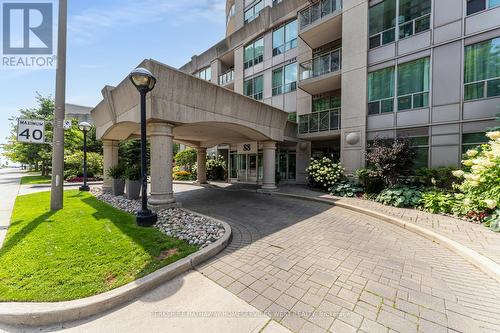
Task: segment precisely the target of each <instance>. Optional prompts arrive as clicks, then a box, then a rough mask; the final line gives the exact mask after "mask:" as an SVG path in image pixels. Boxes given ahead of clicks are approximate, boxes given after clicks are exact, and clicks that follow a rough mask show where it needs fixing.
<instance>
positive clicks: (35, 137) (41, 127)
mask: <svg viewBox="0 0 500 333" xmlns="http://www.w3.org/2000/svg"><path fill="white" fill-rule="evenodd" d="M17 141H18V142H24V143H45V121H43V120H30V119H19V120H18V123H17Z"/></svg>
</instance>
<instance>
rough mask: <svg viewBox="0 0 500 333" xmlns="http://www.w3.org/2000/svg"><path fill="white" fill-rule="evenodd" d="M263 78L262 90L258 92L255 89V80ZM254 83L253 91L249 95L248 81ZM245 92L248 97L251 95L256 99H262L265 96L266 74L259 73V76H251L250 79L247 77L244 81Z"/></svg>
mask: <svg viewBox="0 0 500 333" xmlns="http://www.w3.org/2000/svg"><path fill="white" fill-rule="evenodd" d="M258 79H259V80H262V90H261V91H259V92H256V91H255V82H256V80H258ZM250 82H251V84H252V93H251V94H250V95H247V92H246V89H245V88H246V87H245V85H246V84H247V83H250ZM243 93H244V94H245V96H247V97H250V98H253V99H255V100H256V101H261V100H262V99H263V97H264V75H263V74H260V75H257V76H254V77H251V78H249V79H246V80H244V81H243Z"/></svg>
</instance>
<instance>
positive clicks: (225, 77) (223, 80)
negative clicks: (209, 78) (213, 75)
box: [219, 69, 234, 86]
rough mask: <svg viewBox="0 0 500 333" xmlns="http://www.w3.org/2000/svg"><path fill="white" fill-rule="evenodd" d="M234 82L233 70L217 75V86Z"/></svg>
mask: <svg viewBox="0 0 500 333" xmlns="http://www.w3.org/2000/svg"><path fill="white" fill-rule="evenodd" d="M233 81H234V69H231V70H230V71H229V72H226V73H224V74H222V75H219V85H220V86H223V85H226V84H228V83H231V82H233Z"/></svg>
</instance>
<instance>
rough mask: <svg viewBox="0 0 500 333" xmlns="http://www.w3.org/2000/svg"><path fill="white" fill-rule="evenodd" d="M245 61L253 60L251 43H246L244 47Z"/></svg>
mask: <svg viewBox="0 0 500 333" xmlns="http://www.w3.org/2000/svg"><path fill="white" fill-rule="evenodd" d="M244 53H245V56H244V58H245V62H250V61H252V60H253V44H250V45H248V46H247V47H245V52H244Z"/></svg>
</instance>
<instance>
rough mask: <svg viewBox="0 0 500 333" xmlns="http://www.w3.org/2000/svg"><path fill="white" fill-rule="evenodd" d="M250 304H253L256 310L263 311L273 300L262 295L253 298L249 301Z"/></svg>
mask: <svg viewBox="0 0 500 333" xmlns="http://www.w3.org/2000/svg"><path fill="white" fill-rule="evenodd" d="M250 304H251V305H253V306H255V307H256V308H257V309H258V310H260V311H264V310H266V309H267V308H268V307H269V306H270V305H271V304H273V301H271V300H269V299H267V298H265V297H264V296H262V295H259V296H257V297H256V298H254V299H253V300H252V301H251V302H250Z"/></svg>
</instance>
